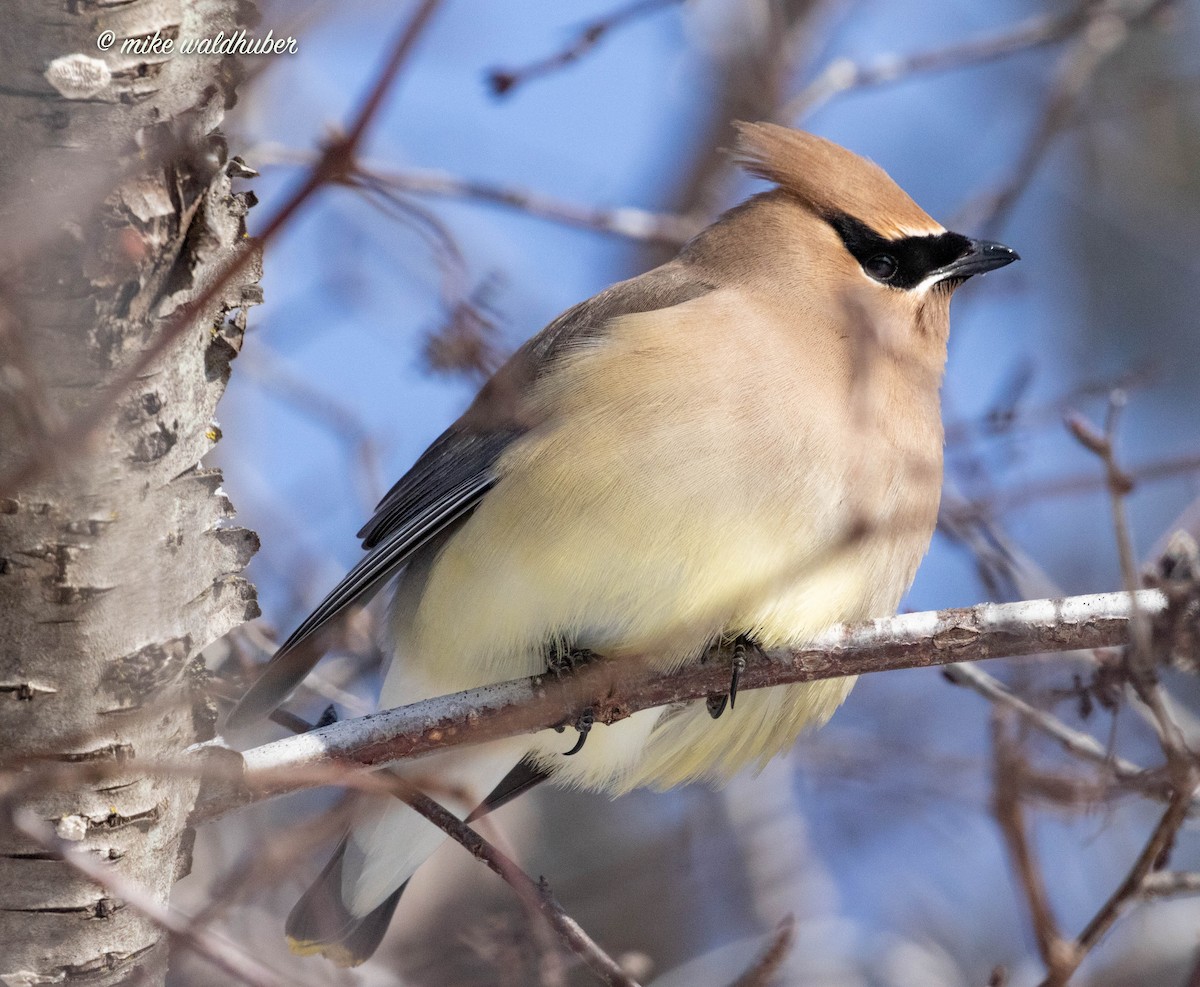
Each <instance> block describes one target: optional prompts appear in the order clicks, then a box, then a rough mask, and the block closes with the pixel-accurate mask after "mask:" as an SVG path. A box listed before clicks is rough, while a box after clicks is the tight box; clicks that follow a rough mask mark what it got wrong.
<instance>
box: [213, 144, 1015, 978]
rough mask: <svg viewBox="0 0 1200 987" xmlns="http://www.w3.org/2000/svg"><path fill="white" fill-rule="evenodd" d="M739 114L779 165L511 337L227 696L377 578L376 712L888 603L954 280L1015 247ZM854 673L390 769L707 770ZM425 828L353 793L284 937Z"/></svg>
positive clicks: (535, 773) (376, 913) (421, 848)
mask: <svg viewBox="0 0 1200 987" xmlns="http://www.w3.org/2000/svg"><path fill="white" fill-rule="evenodd" d="M739 131H740V142H739V145H738V152H737V153H738V157H739V158H740V160H741V163H742V164H744V166H745V167H746V168H747V169H748V170H749V171H750V172H752V173H753V174H755V175H757V176H759V177H761V178H765V179H767V180H769V181H770V182H773V183H774V185H775V187H774V188H772V189H771V190H769V191H766V192H762V193H760V194H758V195H755V196H753V197H752V198H750V199H749V200H748V201H746V202H744V203H742V204H741V205H739V206H737V207H736V208H734V209H731V210H730V211H729V212H727V213H725V214H724V215H723V216H722V217H721V218H720V219H719V220H717V222H715V223H714V224H713V225H712V226H710V227H708V228H707V229H705V230H704V231H703V232H701V233H700V234H698V235H697V236H696V237H694V238H693V239H692V240H691V241H690V242H689V243H687V244H686V245H685V246H684V247H683V249H682V250H681V251H680V252H679V255H678V256H677V257H676V258H675V259H674V260H672V261H670V262H669V263H667V264H664V265H663V266H662V267H659V268H656V269H655V270H652V271H650V272H648V273H646V274H643V275H641V276H640V277H637V278H633V279H632V280H629V281H625V282H622V283H620V284H616V285H613V286H612V287H611V288H608V289H607V290H605V291H603V292H601V293H600V294H598V295H596V296H595V297H594V298H591V299H589V300H588V301H585V302H583V303H582V304H579V305H577V306H575V307H574V308H572V309H570V310H569V311H567V312H565V313H564V314H563V315H561V316H559V317H558V318H557V319H555V320H554V321H553V322H551V323H550V325H548V326H547V327H546V328H545V329H543V330H542V331H541V332H540V333H539V334H538V335H536V336H534V337H533V338H532V339H531V340H530V341H529V342H527V343H526V344H525V345H524V346H523V347H521V349H520V350H519V351H518V352H517V353H516V354H515V355H514V356H513V357H512V358H511V359H510V360H509V361H508V362H507V363H506V364H505V365H504V366H503V367H502V368H501V369H500V370H499V372H497V373H496V375H495V376H494V377H493V378H492V379H491V380H490V381H488V383H487V384H486V385H485V386H484V387H483V389H482V390H481V391H480V393H479V395H478V397H477V398H476V399H475V401H474V402H473V403H472V404H471V406H470V407H469V408H468V409H467V411H466V413H465V414H463V416H462V417H461V418H460V419H459V420H458V421H457V422H455V423H454V424H453V425H451V426H450V428H449V429H447V430H446V431H445V432H444V433H443V434H442V435H441V437H440V438H438V439H437V441H436V442H434V443H433V445H432V446H430V447H429V449H428V450H426V452H425V453H424V455H422V456H421V458H420V459H419V460H418V461H417V463H416V465H415V466H413V468H412V469H411V470H409V472H408V473H407V474H406V475H405V476H404V477H402V478H401V480H400V481H399V482H398V483H397V484H396V485H395V486H394V487H393V488H392V490H391V491H390V492H389V493H388V495H387V496H386V497H384V499H383V501H382V502H381V503H380V505H379V507H378V509H377V511H376V513H375V516H374V517H373V518H372V519H371V520H370V521H369V522H368V524H367V525H366V527H364V528H363V529H362V531H361V532H359V536H360V537H361V538H362V544H363V547H364V548H365V549H367V555H366V556H365V557H364V558H363V559H362V561H360V562H359V563H358V565H356V566H355V567H354V569H353V570H351V572H350V573H349V574H348V575H347V576H346V578H345V579H343V580H342V581H341V582H340V583H339V584H338V585H337V587H336V588H335V589H334V590H333V592H332V593H330V595H329V596H328V598H327V599H326V600H325V601H324V602H323V603H321V605H320V606H319V607H317V609H316V610H315V611H314V612H313V614H312V615H311V616H309V617H308V619H306V620H305V621H304V622H303V623H302V624H301V625H300V626H299V627H298V628H297V629H296V631H295V632H294V633H293V634H292V635H291V637H289V638H288V639H287V641H286V642H285V643H284V644H283V646H282V647H281V648H280V649H279V651H278V653H277V654H276V655H275V658H274V659H273V660H272V662H271V663H270V664H269V665H268V666H267V668H266V670H265V671H264V673H263V675H262V677H261V678H260V679H259V680H258V681H257V682H256V683H255V685H254V686H253V687H252V688H251V689H250V690H249V692H248V693H247V694H246V696H245V697H244V698H243V699H242V701H241V703H240V704H239V706H238V708H237V709H236V710H235V712H234V714H233V715H232V717H231V720H233V721H236V722H238V723H245V722H248V721H249V720H250V719H252V718H254V717H256V716H260V715H263V714H265V713H267V712H269V711H270V710H271V709H273V708H274V707H275V706H276V705H278V704H279V703H280V702H281V701H282V700H283V699H284V698H285V697H286V696H287V695H288V693H289V692H290V691H291V690H292V689H293V688H294V687H295V686H296V685H297V684H298V683H299V682H300V681H301V679H303V678H304V676H305V675H306V674H307V673H308V671H309V669H310V668H311V667H312V665H313V663H314V662H315V661H316V659H317V657H318V654H317V649H316V648H313V647H311V646H310V647H308V648H304V649H299V650H297V646H298V645H299V644H300V643H301V642H303V641H305V640H306V639H307V638H309V637H310V636H311V635H312V634H314V633H315V632H317V631H318V630H319V629H320V628H321V627H322V626H324V625H325V624H327V623H328V622H329V621H331V620H333V619H335V618H337V617H338V616H339V615H341V614H342V613H343V612H344V611H345V610H346V609H347V608H348V607H350V606H353V605H357V604H362V603H364V602H365V601H366V600H367V599H369V598H370V596H371V595H372V594H373V593H374V592H375V591H377V590H378V589H379V588H380V587H381V586H382V585H383V584H384V583H385V582H386V581H388V580H390V579H392V578H393V577H396V576H397V573H399V576H398V578H397V579H396V587H395V591H394V595H393V598H392V601H391V606H390V609H389V612H388V628H389V631H390V644H391V646H392V648H393V649H394V655H395V659H394V660H393V661H392V662H391V664H390V667H389V669H388V671H387V675H386V678H385V681H384V684H383V688H382V694H381V698H380V702H381V704H382V705H383V706H385V707H392V706H399V705H403V704H408V703H412V702H416V701H418V700H422V699H427V698H430V697H432V696H436V695H441V694H444V693H449V692H455V691H458V690H462V689H468V688H472V687H475V686H480V685H484V684H486V683H492V682H499V681H503V680H506V679H514V678H519V677H522V676H530V675H537V674H541V673H544V672H545V671H547V667H548V666H550V667H561V666H563V665H570V664H572V662H574V661H575V660H576V659H577V658H579V657H580V656H588V655H599V656H603V657H604V658H605V659H607V660H610V661H613V660H621V658H622V657H627V656H630V655H639V656H647V655H652V656H655V658H654V660H655V661H656V662H658V663H659V665H660V666H662V667H677V666H679V665H681V664H683V663H686V662H691V661H697V660H699V659H700V657H701V656H702V655H703V654H704V653H705V651H706V649H707V648H708V647H709V646H710V645H711V644H712V643H713V642H714V641H716V640H718V639H720V638H725V639H726V640H728V639H731V638H732V639H736V640H737V641H739V642H740V643H741V645H742V646H743V648H744V647H745V646H748V645H752V644H756V645H759V646H761V647H763V648H777V647H783V646H789V645H799V644H802V643H803V642H804V641H806V640H807V639H809V638H811V637H812V636H814V635H815V634H817V633H819V632H821V631H823V630H825V629H826V628H827V627H829V626H830V625H831V624H834V623H836V622H839V621H854V620H863V619H867V618H871V617H880V616H885V615H888V614H892V613H894V612H895V609H896V607H897V605H898V604H899V602H900V598H901V596H902V595H903V594H904V592H905V591H906V590H907V588H908V586H909V584H910V583H911V582H912V579H913V576H914V574H915V573H916V569H917V565H918V563H919V562H920V560H921V558H922V556H923V555H924V554H925V551H926V549H927V548H928V545H929V540H930V537H931V535H932V533H933V527H934V521H935V518H936V516H937V511H938V500H939V495H940V489H941V478H942V441H943V437H942V422H941V412H940V407H939V399H938V391H939V388H940V385H941V379H942V372H943V368H944V365H945V361H946V340H947V335H948V332H949V308H950V296H951V295H952V294H953V292H954V289H955V288H957V287H958V286H959V285H960V284H962V283H963V282H964V281H965V280H966V279H967V278H969V277H970V276H971V275H973V274H981V273H983V272H985V271H991V270H993V269H995V268H998V267H1003V266H1004V265H1005V264H1008V263H1011V262H1012V261H1014V260H1016V259H1017V255H1016V253H1014V252H1013V251H1012V250H1010V249H1009V248H1008V247H1005V246H1002V245H1001V244H998V243H989V242H985V241H979V240H971V239H968V238H967V237H965V236H962V235H960V234H958V233H951V232H948V231H947V230H945V229H944V228H943V227H942V226H940V225H939V224H938V223H937V222H935V221H934V220H933V219H931V218H930V217H929V216H927V215H926V214H925V213H924V212H923V211H922V210H921V209H920V207H918V206H917V205H916V203H914V202H913V201H912V199H910V198H909V197H908V196H907V195H906V194H905V193H904V192H903V191H902V190H901V189H900V188H899V187H898V186H897V185H896V184H895V183H894V182H893V181H892V180H891V179H890V178H889V177H888V176H887V174H886V173H885V172H884V171H883V170H882V169H881V168H879V167H878V166H877V165H875V164H872V163H871V162H869V161H866V160H864V159H863V158H860V157H858V156H857V155H855V154H852V153H851V152H850V151H847V150H845V149H844V148H841V147H838V146H837V145H835V144H832V143H830V142H829V141H826V140H823V139H821V138H819V137H814V136H811V135H809V134H804V133H800V132H797V131H793V130H789V129H786V128H783V127H778V126H774V125H770V124H750V125H742V126H740V128H739ZM310 645H311V643H310ZM735 663H736V662H735ZM736 674H737V673H736V670H732V672H731V682H730V696H729V698H730V699H732V698H733V697H734V696H735V695H736ZM852 685H853V680H852V679H841V680H830V681H821V682H813V683H808V684H801V685H789V686H778V687H774V688H770V689H761V690H757V691H754V692H750V693H745V694H743V695H742V696H741V697H740V698H739V699H738V701H737V703H736V709H731V710H728V711H727V710H726V709H725V702H724V701H721V702H717V703H714V702H713V701H712V700H710V701H709V702H708V703H704V702H696V703H691V704H684V705H681V706H677V707H673V708H665V709H649V710H644V711H642V712H638V713H635V714H633V715H632V716H631V717H629V718H628V719H626V720H623V721H621V722H619V723H615V724H613V725H611V726H597V727H595V728H594V729H593V730H591V732H590V734H589V733H587V732H586V730H587V728H588V726H589V725H590V724H589V723H587V722H582V721H581V723H580V724H578V728H579V730H580V733H579V735H578V736H579V740H578V742H577V744H576V749H575V750H574V751H573V752H571V755H570V756H566V753H567V752H565V751H564V747H565V746H567V745H566V743H564V738H563V737H562V736H561V735H560V734H558V733H555V732H554V731H549V730H548V731H545V732H544V733H543V734H538V735H535V736H532V737H529V736H525V737H514V738H509V739H508V740H503V741H497V742H493V743H490V744H487V745H484V746H481V747H476V748H471V749H462V750H447V751H443V752H440V753H437V754H434V755H432V756H430V757H426V758H423V759H421V760H420V761H419V762H415V763H411V764H407V763H406V764H401V765H398V766H396V767H395V768H393V769H391V770H395V771H397V772H399V773H402V774H405V775H408V776H412V777H415V776H425V777H436V778H438V779H439V780H440V781H443V782H444V783H445V784H446V785H453V786H455V787H456V788H459V789H460V790H467V791H477V792H480V793H483V792H489V791H491V792H492V795H491V796H489V798H488V799H487V800H485V802H484V804H483V806H481V807H480V810H477V812H479V811H485V810H486V809H487V808H489V807H491V806H494V805H497V804H499V803H501V802H503V801H506V800H507V799H508V798H510V797H512V796H513V795H515V794H517V793H519V792H521V791H523V790H525V789H526V788H528V787H530V786H531V785H532V784H534V783H535V782H537V781H539V780H541V779H542V778H546V777H550V778H552V779H553V780H555V781H556V782H558V783H561V784H566V785H573V786H578V787H581V788H588V789H594V790H603V791H608V792H612V793H617V792H624V791H627V790H629V789H632V788H635V787H638V786H651V787H654V788H667V787H669V786H672V785H677V784H680V783H683V782H687V781H691V780H693V779H699V778H711V779H718V780H719V779H722V778H727V777H729V776H730V775H731V774H732V773H733V772H736V771H738V770H739V769H740V768H742V767H745V766H747V765H757V764H762V763H764V762H765V761H766V760H768V759H769V758H771V757H772V756H773V755H775V754H777V753H779V752H780V751H783V750H786V749H787V748H788V747H789V746H790V745H791V744H792V743H793V741H794V740H795V739H796V737H797V735H798V734H799V733H800V732H801V730H802V729H803V728H805V727H807V726H812V725H815V724H820V723H823V722H824V721H825V720H827V719H828V718H829V717H830V715H832V713H833V711H834V710H835V709H836V708H837V706H838V705H839V704H840V703H841V702H842V700H843V699H844V698H845V697H846V694H847V693H848V692H849V691H850V688H851V686H852ZM729 705H730V706H733V703H732V702H730V703H729ZM585 739H586V740H587V742H586V743H582V741H583V740H585ZM580 744H582V746H580ZM514 765H516V768H514ZM442 839H443V836H442V833H441V832H440V831H439V830H437V829H435V828H434V827H433V826H432V825H431V824H430V823H428V822H426V821H425V820H424V819H422V818H421V817H419V816H417V815H416V813H414V812H413V811H412V810H411V809H409V808H407V807H406V806H404V805H403V804H401V803H399V802H397V801H395V800H375V801H373V802H371V804H369V805H364V806H363V808H362V810H361V812H360V813H359V815H358V816H357V817H356V821H355V823H354V825H353V828H352V829H351V831H350V833H349V834H348V835H347V837H346V838H345V839H344V840H343V841H342V844H341V845H340V846H339V848H338V851H337V853H336V854H335V856H334V858H333V860H332V861H330V863H329V865H328V866H327V867H326V868H325V870H324V871H323V872H322V873H321V875H320V877H319V878H318V879H317V882H316V883H315V884H314V885H313V887H312V888H311V889H310V890H309V891H308V892H307V893H306V894H305V895H304V897H303V898H302V899H301V900H300V902H299V903H298V904H297V905H296V907H295V909H293V911H292V914H291V916H290V917H289V919H288V923H287V932H288V936H289V939H290V940H291V942H292V946H293V948H294V949H295V950H297V951H298V952H302V953H323V954H325V955H326V956H328V957H330V958H331V959H333V960H335V961H336V962H339V963H342V964H355V963H359V962H362V961H363V960H364V959H366V958H367V957H368V956H370V955H371V953H372V952H373V951H374V950H375V948H376V946H377V945H378V944H379V941H380V939H381V938H382V936H383V933H384V931H385V930H386V927H387V924H388V921H389V920H390V918H391V915H392V912H393V911H394V909H395V907H396V902H397V900H398V899H399V896H400V893H401V891H402V890H403V888H404V885H405V882H406V881H407V880H408V878H409V877H410V876H411V875H412V873H413V872H414V871H415V870H416V868H417V867H418V866H419V865H420V864H421V863H422V862H423V861H424V860H425V859H426V858H427V857H428V856H429V855H430V854H431V853H432V852H433V850H434V849H436V847H437V846H438V845H439V844H440V843H441V841H442Z"/></svg>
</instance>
